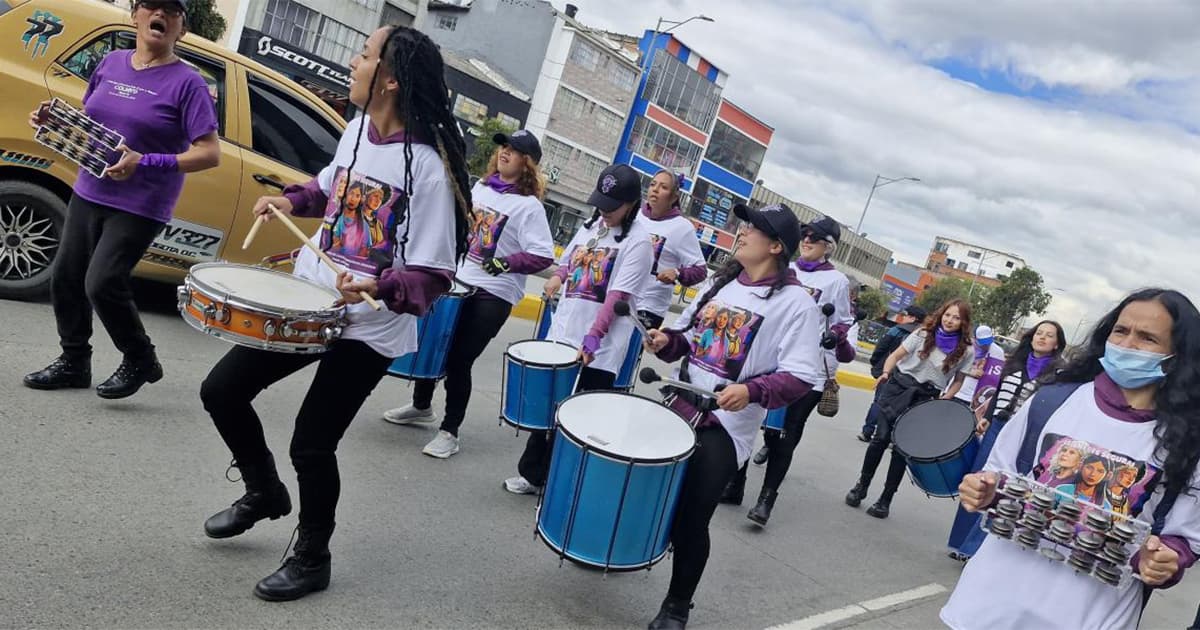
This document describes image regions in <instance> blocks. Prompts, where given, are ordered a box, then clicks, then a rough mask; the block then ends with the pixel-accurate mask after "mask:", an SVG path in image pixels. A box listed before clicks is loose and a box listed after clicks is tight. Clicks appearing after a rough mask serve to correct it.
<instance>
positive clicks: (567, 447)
mask: <svg viewBox="0 0 1200 630" xmlns="http://www.w3.org/2000/svg"><path fill="white" fill-rule="evenodd" d="M555 415H556V418H557V421H558V428H557V431H556V435H555V438H554V440H555V441H554V454H553V455H552V456H551V458H550V471H549V476H548V477H547V480H546V490H545V494H543V495H542V499H541V502H540V504H539V505H538V512H537V533H538V536H540V537H541V539H542V540H543V541H545V543H546V544H547V545H548V546H549V547H550V548H551V549H553V550H554V551H555V552H557V553H558V554H559V558H560V559H561V558H566V559H568V560H571V561H572V562H575V563H578V564H580V565H583V566H586V567H592V568H596V569H604V570H605V571H631V570H636V569H643V568H649V567H650V566H651V565H653V564H654V563H656V562H658V561H659V560H661V559H662V557H663V556H664V555H666V553H667V544H668V540H669V538H670V532H671V522H672V520H673V518H674V515H675V508H676V506H677V504H678V502H679V492H680V488H681V487H682V485H683V478H684V473H685V472H686V471H687V459H688V457H690V456H691V454H692V451H693V450H695V448H696V433H695V432H694V431H692V428H691V427H690V426H688V424H687V422H684V420H683V419H682V418H680V417H679V416H678V415H677V414H676V413H675V412H673V411H671V410H670V409H668V408H666V407H664V406H663V405H661V404H659V403H658V402H656V401H653V400H650V399H649V398H642V397H641V396H635V395H633V394H626V393H621V392H584V393H581V394H576V395H574V396H571V397H570V398H567V399H566V400H564V401H563V402H562V404H560V405H559V406H558V412H557V413H556V414H555Z"/></svg>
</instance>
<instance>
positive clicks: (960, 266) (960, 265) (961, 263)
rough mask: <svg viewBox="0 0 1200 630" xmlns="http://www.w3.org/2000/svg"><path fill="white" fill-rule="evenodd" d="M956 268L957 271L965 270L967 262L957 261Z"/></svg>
mask: <svg viewBox="0 0 1200 630" xmlns="http://www.w3.org/2000/svg"><path fill="white" fill-rule="evenodd" d="M958 269H959V271H966V270H967V263H965V262H960V263H958Z"/></svg>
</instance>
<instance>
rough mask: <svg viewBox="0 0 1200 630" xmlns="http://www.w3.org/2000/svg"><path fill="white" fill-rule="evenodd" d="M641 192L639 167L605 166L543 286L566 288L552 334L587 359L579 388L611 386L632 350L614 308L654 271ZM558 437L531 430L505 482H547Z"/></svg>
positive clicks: (517, 485)
mask: <svg viewBox="0 0 1200 630" xmlns="http://www.w3.org/2000/svg"><path fill="white" fill-rule="evenodd" d="M641 198H642V180H641V178H640V176H638V174H637V171H635V170H633V167H631V166H629V165H628V164H616V165H613V166H609V167H608V168H606V169H604V170H603V171H601V172H600V177H599V179H597V180H596V189H595V190H594V191H592V196H591V197H589V198H588V203H590V204H591V205H593V206H595V208H596V211H595V213H593V214H592V218H591V219H590V220H588V221H587V222H585V223H584V224H583V226H582V227H580V228H579V232H578V233H576V234H575V238H573V239H571V242H570V243H568V244H567V246H566V247H565V248H564V249H563V253H562V258H560V259H559V265H558V269H557V270H555V273H554V275H552V276H550V279H549V280H547V281H546V285H545V287H544V288H543V291H544V292H545V294H546V296H547V297H553V296H556V295H560V294H561V295H560V299H559V302H558V309H557V310H556V311H555V312H554V319H553V322H552V323H551V325H550V331H549V333H548V334H547V335H546V338H547V339H548V340H550V341H558V342H560V343H565V344H567V345H570V346H573V347H575V348H578V349H579V356H580V358H581V360H582V361H583V365H584V367H583V370H582V371H581V372H580V374H579V381H578V382H577V383H576V385H575V391H576V392H583V391H591V390H604V389H612V388H613V383H614V382H615V381H616V380H617V373H618V372H620V371H621V363H622V360H623V359H624V358H625V353H626V351H627V350H628V349H629V340H630V339H631V338H632V337H633V322H631V321H630V320H629V319H628V318H626V317H617V316H616V313H615V310H614V307H615V306H616V303H617V302H620V301H631V296H641V295H642V294H643V292H644V287H645V286H646V282H647V281H648V279H649V276H650V264H651V253H650V235H649V234H648V233H646V231H645V229H644V228H642V227H641V226H640V225H639V224H640V223H641V222H640V221H635V219H637V216H638V206H639V205H640V204H639V203H638V202H639V201H641ZM579 252H586V254H585V255H584V256H579V255H577V254H578V253H579ZM580 265H583V266H590V267H591V269H590V270H589V269H585V270H584V276H585V277H590V278H591V280H590V281H589V282H580V283H578V284H574V285H568V286H567V287H565V288H564V287H563V281H564V280H566V278H567V276H568V275H570V274H572V273H573V272H574V271H575V270H576V269H577V267H578V266H580ZM636 306H637V305H636V304H634V307H635V308H636ZM551 439H553V436H552V435H551V434H550V432H549V431H530V432H529V439H528V441H526V443H525V452H524V453H522V454H521V459H520V461H519V462H517V472H518V473H520V474H519V475H517V476H516V477H510V478H508V479H506V480H505V481H504V489H505V490H508V491H509V492H512V493H514V494H534V493H535V492H537V491H538V489H539V488H541V487H542V486H543V485H545V483H546V475H547V474H548V473H549V469H550V446H551V444H550V440H551Z"/></svg>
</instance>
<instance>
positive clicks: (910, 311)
mask: <svg viewBox="0 0 1200 630" xmlns="http://www.w3.org/2000/svg"><path fill="white" fill-rule="evenodd" d="M900 313H901V314H902V315H908V316H909V317H915V318H916V319H917V321H925V317H926V313H925V309H923V308H921V307H920V306H917V305H916V304H914V305H912V306H908V307H905V308H904V310H902V311H900Z"/></svg>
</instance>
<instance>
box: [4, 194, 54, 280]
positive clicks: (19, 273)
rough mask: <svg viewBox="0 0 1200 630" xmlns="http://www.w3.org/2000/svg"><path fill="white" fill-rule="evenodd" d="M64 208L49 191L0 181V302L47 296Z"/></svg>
mask: <svg viewBox="0 0 1200 630" xmlns="http://www.w3.org/2000/svg"><path fill="white" fill-rule="evenodd" d="M66 217H67V204H66V203H65V202H64V201H63V200H62V199H60V198H59V197H58V195H55V194H54V193H53V192H51V191H50V190H48V189H46V188H43V187H41V186H38V185H37V184H32V183H29V182H20V181H0V298H10V299H20V300H29V299H37V298H42V297H45V296H46V295H48V294H49V293H50V275H51V274H52V273H53V271H54V261H55V260H56V259H57V257H58V244H59V241H61V240H62V230H63V222H64V221H65V220H66Z"/></svg>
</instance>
